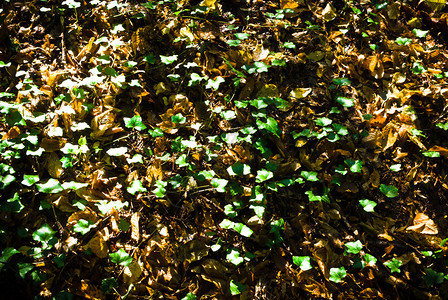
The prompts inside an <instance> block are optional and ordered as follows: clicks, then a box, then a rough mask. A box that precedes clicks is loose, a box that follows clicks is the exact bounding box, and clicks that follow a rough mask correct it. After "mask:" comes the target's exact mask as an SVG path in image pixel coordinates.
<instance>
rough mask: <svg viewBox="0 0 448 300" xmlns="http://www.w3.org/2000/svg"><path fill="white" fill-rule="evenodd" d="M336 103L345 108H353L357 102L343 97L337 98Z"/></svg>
mask: <svg viewBox="0 0 448 300" xmlns="http://www.w3.org/2000/svg"><path fill="white" fill-rule="evenodd" d="M336 102H337V103H339V104H340V105H342V106H344V107H353V106H354V105H355V100H353V99H350V98H347V97H342V96H338V97H336Z"/></svg>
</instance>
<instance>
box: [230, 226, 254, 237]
mask: <svg viewBox="0 0 448 300" xmlns="http://www.w3.org/2000/svg"><path fill="white" fill-rule="evenodd" d="M233 230H235V231H236V232H238V233H239V234H241V235H242V236H245V237H250V236H251V235H252V234H253V233H254V232H253V231H252V229H250V228H249V227H248V226H246V225H244V224H243V223H235V225H234V226H233Z"/></svg>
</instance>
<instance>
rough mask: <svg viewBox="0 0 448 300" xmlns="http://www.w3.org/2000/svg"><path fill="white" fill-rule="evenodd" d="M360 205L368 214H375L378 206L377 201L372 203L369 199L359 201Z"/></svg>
mask: <svg viewBox="0 0 448 300" xmlns="http://www.w3.org/2000/svg"><path fill="white" fill-rule="evenodd" d="M359 204H360V205H361V206H362V208H363V209H364V210H365V211H366V212H374V211H375V206H377V203H376V202H375V201H371V200H369V199H362V200H359Z"/></svg>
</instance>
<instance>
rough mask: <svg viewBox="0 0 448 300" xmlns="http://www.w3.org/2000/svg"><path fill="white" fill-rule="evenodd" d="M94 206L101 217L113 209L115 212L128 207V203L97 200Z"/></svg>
mask: <svg viewBox="0 0 448 300" xmlns="http://www.w3.org/2000/svg"><path fill="white" fill-rule="evenodd" d="M95 205H96V206H97V207H98V209H99V210H100V212H101V213H102V214H103V215H106V214H107V213H108V212H109V211H111V210H112V209H113V208H115V209H116V210H120V209H122V208H123V207H125V206H128V205H129V203H128V202H127V201H124V202H122V201H120V200H115V201H109V200H99V201H98V202H96V203H95Z"/></svg>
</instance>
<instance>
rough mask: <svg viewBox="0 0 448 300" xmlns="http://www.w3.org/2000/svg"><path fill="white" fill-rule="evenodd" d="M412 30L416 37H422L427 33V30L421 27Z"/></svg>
mask: <svg viewBox="0 0 448 300" xmlns="http://www.w3.org/2000/svg"><path fill="white" fill-rule="evenodd" d="M412 32H413V33H414V34H415V35H416V36H417V37H419V38H424V37H425V36H426V35H427V34H428V32H429V30H421V29H418V28H414V29H413V30H412Z"/></svg>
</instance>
